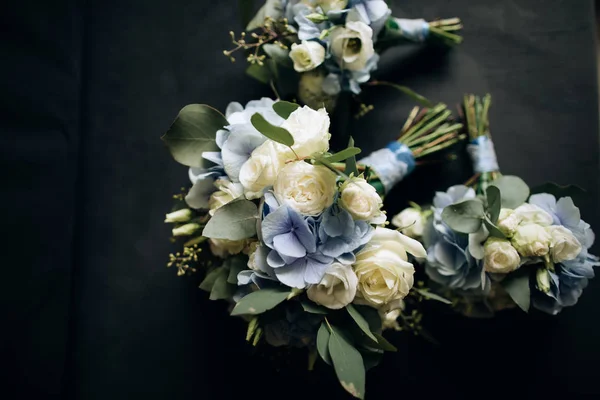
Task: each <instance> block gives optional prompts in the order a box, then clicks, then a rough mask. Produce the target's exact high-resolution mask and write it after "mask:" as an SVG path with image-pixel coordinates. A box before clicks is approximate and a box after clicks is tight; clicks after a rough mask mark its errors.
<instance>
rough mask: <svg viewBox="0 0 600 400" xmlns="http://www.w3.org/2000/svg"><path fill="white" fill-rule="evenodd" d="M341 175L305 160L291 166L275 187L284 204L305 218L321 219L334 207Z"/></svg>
mask: <svg viewBox="0 0 600 400" xmlns="http://www.w3.org/2000/svg"><path fill="white" fill-rule="evenodd" d="M336 180H337V176H336V175H335V174H334V173H333V172H331V171H330V170H329V169H327V168H326V167H324V166H322V165H311V164H309V163H307V162H304V161H294V162H291V163H289V164H287V165H286V166H285V167H283V168H282V169H281V171H280V172H279V176H278V177H277V180H276V182H275V185H274V186H273V192H274V193H275V197H277V200H279V202H280V203H282V204H286V205H288V206H289V207H291V208H292V209H294V210H296V211H298V212H299V213H301V214H304V215H311V216H317V215H319V214H321V212H323V210H325V209H326V208H327V207H329V206H330V205H331V204H333V199H334V197H335V192H336V191H337V186H336Z"/></svg>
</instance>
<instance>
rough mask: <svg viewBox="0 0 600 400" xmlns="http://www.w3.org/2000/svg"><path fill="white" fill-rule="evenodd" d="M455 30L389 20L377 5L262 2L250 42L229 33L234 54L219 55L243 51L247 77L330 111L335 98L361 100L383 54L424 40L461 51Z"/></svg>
mask: <svg viewBox="0 0 600 400" xmlns="http://www.w3.org/2000/svg"><path fill="white" fill-rule="evenodd" d="M461 28H462V26H461V23H460V20H459V19H458V18H451V19H444V20H438V21H433V22H426V21H425V20H423V19H415V20H409V19H401V18H395V17H392V16H391V10H390V9H389V8H388V6H387V4H386V2H385V1H383V0H349V1H347V0H334V1H331V0H311V1H299V0H267V2H266V3H265V4H264V5H263V6H262V8H261V9H260V10H259V12H258V13H257V14H256V16H255V17H254V18H253V19H252V20H251V21H250V23H249V24H248V26H247V27H246V29H247V31H249V32H250V31H252V33H251V34H249V35H248V34H246V33H245V32H243V33H242V34H241V36H240V37H239V38H236V35H235V34H234V33H233V32H230V35H231V39H232V42H233V45H234V46H235V47H234V48H233V49H231V50H226V51H224V54H225V55H226V56H228V57H230V58H231V59H232V60H234V58H233V56H232V54H233V53H234V52H235V51H238V50H243V51H247V52H248V56H247V60H248V62H249V63H250V65H249V68H248V70H247V72H248V74H249V75H250V76H252V77H253V78H255V79H257V80H259V81H261V82H263V83H266V84H268V83H270V84H271V86H272V87H273V89H275V87H276V86H277V87H278V88H279V90H280V91H281V92H282V95H283V96H284V97H287V96H288V95H296V94H297V97H298V99H299V100H300V101H302V102H303V103H304V104H307V105H309V106H311V107H313V108H315V109H316V108H319V107H322V106H323V105H324V106H325V108H326V109H327V110H330V111H331V110H333V108H334V106H335V103H336V101H337V97H338V94H339V93H340V92H342V91H346V92H351V93H354V94H358V93H360V92H361V88H360V85H361V84H363V83H365V82H368V81H369V79H370V76H371V72H372V71H374V70H375V69H376V68H377V63H378V61H379V54H380V53H382V52H383V51H384V50H385V49H388V48H390V47H392V46H397V45H399V44H402V43H411V42H413V43H414V42H424V41H426V40H429V39H432V40H435V39H438V40H441V41H443V42H445V43H460V42H461V40H462V38H461V37H460V36H458V35H457V34H456V33H455V32H457V31H459V30H460V29H461ZM249 37H250V38H251V39H249ZM403 91H404V92H405V93H408V94H412V95H414V96H415V97H416V98H419V96H418V95H416V94H415V93H412V92H411V91H410V90H408V89H407V88H403Z"/></svg>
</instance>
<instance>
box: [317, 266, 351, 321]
mask: <svg viewBox="0 0 600 400" xmlns="http://www.w3.org/2000/svg"><path fill="white" fill-rule="evenodd" d="M357 285H358V278H357V277H356V274H355V273H354V271H353V270H352V267H351V266H349V265H344V264H341V263H338V262H334V263H333V264H331V266H330V267H329V268H328V269H327V271H326V272H325V275H324V276H323V279H321V282H319V284H317V285H312V286H310V287H309V288H308V290H307V292H306V294H307V295H308V298H309V299H311V300H312V301H314V302H315V303H317V304H320V305H322V306H325V307H327V308H331V309H332V310H338V309H340V308H343V307H345V306H347V305H348V304H350V303H351V302H352V300H354V297H355V296H356V287H357Z"/></svg>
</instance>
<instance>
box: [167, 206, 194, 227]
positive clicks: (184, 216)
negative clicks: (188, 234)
mask: <svg viewBox="0 0 600 400" xmlns="http://www.w3.org/2000/svg"><path fill="white" fill-rule="evenodd" d="M190 219H192V210H190V209H189V208H184V209H182V210H177V211H173V212H172V213H168V214H167V215H165V222H166V223H168V224H169V223H174V222H187V221H189V220H190Z"/></svg>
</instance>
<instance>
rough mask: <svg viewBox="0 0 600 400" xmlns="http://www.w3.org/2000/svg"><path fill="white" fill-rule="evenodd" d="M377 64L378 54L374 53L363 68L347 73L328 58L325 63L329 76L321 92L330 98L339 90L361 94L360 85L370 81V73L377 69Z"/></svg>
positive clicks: (324, 81)
mask: <svg viewBox="0 0 600 400" xmlns="http://www.w3.org/2000/svg"><path fill="white" fill-rule="evenodd" d="M378 62H379V54H377V53H375V54H374V55H373V56H372V57H371V58H370V59H369V61H367V64H366V65H365V68H363V69H362V70H360V71H348V70H342V69H341V68H340V66H339V65H338V64H337V62H336V61H335V60H334V59H333V58H329V59H328V60H326V61H325V66H326V67H327V70H328V71H329V74H328V75H327V77H325V79H324V80H323V91H324V92H325V93H327V94H329V95H332V96H333V95H336V94H338V93H339V92H340V91H341V90H344V91H350V92H352V93H354V94H359V93H360V92H361V89H360V84H361V83H365V82H368V81H369V79H371V72H373V71H375V70H376V69H377V63H378Z"/></svg>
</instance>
